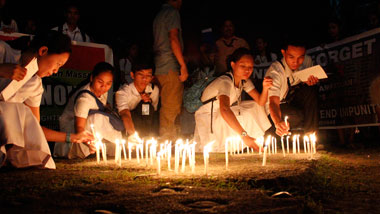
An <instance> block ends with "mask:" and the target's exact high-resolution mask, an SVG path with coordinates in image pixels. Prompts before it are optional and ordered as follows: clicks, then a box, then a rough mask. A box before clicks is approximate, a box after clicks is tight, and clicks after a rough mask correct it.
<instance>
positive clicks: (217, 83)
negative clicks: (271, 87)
mask: <svg viewBox="0 0 380 214" xmlns="http://www.w3.org/2000/svg"><path fill="white" fill-rule="evenodd" d="M230 74H231V73H230ZM253 89H255V86H254V85H253V83H252V81H251V80H250V79H247V80H246V81H245V83H244V84H243V83H242V81H240V83H239V87H235V84H234V78H232V80H231V78H230V77H228V76H225V75H222V76H220V77H218V78H216V79H215V80H213V81H212V82H211V83H210V84H209V85H208V86H207V87H206V88H205V90H204V91H203V93H202V97H201V101H202V102H205V101H207V100H209V99H211V98H213V97H217V99H218V98H219V96H221V95H225V96H227V97H229V98H230V105H232V104H233V103H235V102H237V101H238V100H239V98H240V96H241V93H242V90H244V91H246V92H247V93H248V92H250V91H252V90H253ZM209 105H211V103H207V104H205V105H203V106H201V108H199V110H201V109H202V110H201V111H203V110H204V109H207V110H208V111H209V110H210V109H211V108H210V107H209ZM217 109H219V102H214V111H217Z"/></svg>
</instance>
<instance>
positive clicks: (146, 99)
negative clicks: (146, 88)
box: [141, 93, 152, 103]
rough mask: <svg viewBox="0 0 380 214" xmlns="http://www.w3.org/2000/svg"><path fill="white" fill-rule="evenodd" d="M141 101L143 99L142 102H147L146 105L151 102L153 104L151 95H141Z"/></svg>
mask: <svg viewBox="0 0 380 214" xmlns="http://www.w3.org/2000/svg"><path fill="white" fill-rule="evenodd" d="M141 99H142V101H144V102H146V103H148V102H149V103H150V102H152V99H150V96H149V94H146V93H143V94H141Z"/></svg>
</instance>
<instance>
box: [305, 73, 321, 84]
mask: <svg viewBox="0 0 380 214" xmlns="http://www.w3.org/2000/svg"><path fill="white" fill-rule="evenodd" d="M318 82H319V79H318V78H317V77H315V76H313V75H310V76H309V78H308V79H307V81H306V82H305V83H306V84H307V85H308V86H313V85H315V84H317V83H318Z"/></svg>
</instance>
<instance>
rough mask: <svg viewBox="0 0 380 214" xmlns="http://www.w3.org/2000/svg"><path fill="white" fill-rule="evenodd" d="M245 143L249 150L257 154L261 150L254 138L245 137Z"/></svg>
mask: <svg viewBox="0 0 380 214" xmlns="http://www.w3.org/2000/svg"><path fill="white" fill-rule="evenodd" d="M243 141H244V144H245V145H247V146H248V147H249V148H252V149H253V150H255V151H256V152H258V151H259V150H260V147H259V146H258V145H257V143H256V139H255V138H252V137H250V136H244V137H243Z"/></svg>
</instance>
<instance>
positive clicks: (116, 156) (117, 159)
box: [115, 139, 121, 166]
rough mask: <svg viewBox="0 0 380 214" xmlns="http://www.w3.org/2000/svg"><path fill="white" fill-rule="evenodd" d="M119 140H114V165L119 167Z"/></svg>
mask: <svg viewBox="0 0 380 214" xmlns="http://www.w3.org/2000/svg"><path fill="white" fill-rule="evenodd" d="M120 148H121V147H120V140H119V139H116V140H115V163H116V164H118V165H119V166H121V155H120V154H121V153H120V152H121V149H120Z"/></svg>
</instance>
